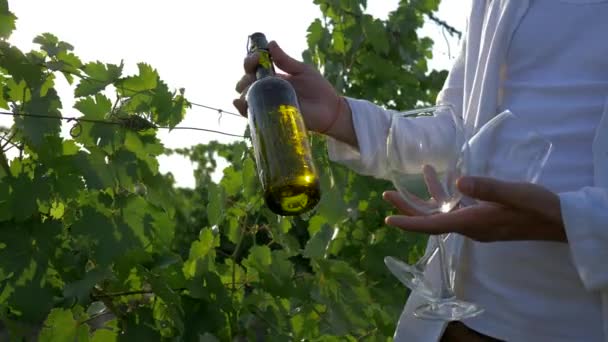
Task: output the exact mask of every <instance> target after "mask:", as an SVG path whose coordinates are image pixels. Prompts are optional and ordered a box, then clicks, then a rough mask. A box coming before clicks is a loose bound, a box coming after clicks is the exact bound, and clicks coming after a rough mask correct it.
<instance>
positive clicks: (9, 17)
mask: <svg viewBox="0 0 608 342" xmlns="http://www.w3.org/2000/svg"><path fill="white" fill-rule="evenodd" d="M16 20H17V17H16V16H15V15H14V14H13V13H12V12H10V11H9V9H8V0H0V38H2V39H8V38H9V37H10V36H11V33H12V32H13V30H14V29H15V21H16Z"/></svg>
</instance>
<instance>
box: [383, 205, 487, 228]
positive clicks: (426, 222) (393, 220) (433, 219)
mask: <svg viewBox="0 0 608 342" xmlns="http://www.w3.org/2000/svg"><path fill="white" fill-rule="evenodd" d="M493 210H494V209H493V208H492V207H490V206H475V207H467V208H463V209H458V210H455V211H452V212H449V213H445V214H435V215H429V216H412V217H409V216H396V215H395V216H389V217H387V218H386V219H385V223H386V224H387V225H389V226H395V227H399V228H401V229H403V230H407V231H411V232H420V233H427V234H445V233H462V232H465V231H467V230H471V229H475V228H478V226H479V224H480V222H481V223H482V224H484V225H488V224H489V221H491V220H492V219H494V217H488V216H489V214H490V215H491V214H492V213H495V212H496V210H494V211H493Z"/></svg>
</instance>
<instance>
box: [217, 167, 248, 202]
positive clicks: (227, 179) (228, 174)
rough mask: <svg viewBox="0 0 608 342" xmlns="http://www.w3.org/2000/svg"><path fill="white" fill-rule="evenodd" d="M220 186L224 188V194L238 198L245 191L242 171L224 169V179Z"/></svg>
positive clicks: (232, 168)
mask: <svg viewBox="0 0 608 342" xmlns="http://www.w3.org/2000/svg"><path fill="white" fill-rule="evenodd" d="M220 185H221V186H222V187H223V188H224V192H225V193H226V195H228V196H236V194H238V193H239V192H240V191H241V190H242V189H243V176H242V173H241V172H240V171H236V170H235V169H234V167H232V166H228V167H227V168H225V169H224V177H223V178H222V180H221V182H220Z"/></svg>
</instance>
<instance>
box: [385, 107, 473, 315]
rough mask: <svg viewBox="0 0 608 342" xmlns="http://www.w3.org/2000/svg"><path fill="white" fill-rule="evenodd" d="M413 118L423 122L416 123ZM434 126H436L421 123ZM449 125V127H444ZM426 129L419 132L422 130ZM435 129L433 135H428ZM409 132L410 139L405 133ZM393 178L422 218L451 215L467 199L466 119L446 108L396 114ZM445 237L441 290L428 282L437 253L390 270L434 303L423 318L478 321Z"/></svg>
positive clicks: (392, 263) (390, 155) (435, 241)
mask: <svg viewBox="0 0 608 342" xmlns="http://www.w3.org/2000/svg"><path fill="white" fill-rule="evenodd" d="M412 116H417V118H416V119H412V118H411V117H412ZM425 120H432V122H430V123H424V122H421V121H425ZM438 121H443V122H438ZM420 124H421V125H424V127H425V128H426V129H417V127H416V126H417V125H420ZM429 127H431V128H432V129H428V128H429ZM405 132H407V133H405ZM386 146H387V160H388V169H389V177H390V179H391V180H392V182H393V185H394V186H395V188H396V189H397V190H398V191H399V193H400V194H401V196H402V197H403V199H404V200H405V201H406V202H407V203H408V204H409V205H410V206H411V207H412V208H413V209H414V210H415V211H416V212H417V214H421V215H432V214H436V213H446V212H449V211H451V210H452V209H453V208H454V207H456V205H457V204H458V203H459V201H460V199H461V198H462V194H461V193H460V192H459V191H457V188H456V181H457V180H458V178H460V177H461V176H463V175H465V174H467V166H468V164H469V157H470V151H469V148H468V143H467V141H466V139H465V130H464V126H463V123H462V119H461V118H460V117H458V116H456V115H455V113H454V110H453V109H452V107H450V106H448V105H440V106H436V107H430V108H423V109H419V110H414V111H408V112H405V113H399V114H395V115H394V116H393V117H392V119H391V127H390V130H389V134H388V137H387V145H386ZM445 237H446V236H445V235H440V236H431V237H430V239H431V241H430V244H431V246H435V245H436V246H437V254H438V255H439V268H440V270H441V277H440V279H441V284H440V288H439V291H438V292H435V291H433V290H432V287H431V286H430V284H429V282H428V281H427V280H426V279H425V277H424V268H425V266H426V265H427V264H428V261H429V260H430V259H431V258H432V257H433V255H434V254H435V253H436V252H435V251H434V248H427V252H426V253H425V255H424V256H423V257H422V258H421V260H419V261H418V262H417V263H416V264H414V265H408V264H405V263H402V262H399V261H398V260H397V259H394V258H391V257H387V258H386V259H385V263H386V265H387V267H388V268H389V270H390V271H391V272H392V273H393V274H394V275H395V276H397V278H398V279H399V280H400V281H401V282H403V283H404V284H405V285H406V286H407V287H409V288H410V289H411V290H412V291H414V292H417V293H418V294H421V295H422V296H424V297H425V298H426V299H428V300H429V304H428V305H423V306H421V307H419V308H417V309H416V311H415V314H416V315H417V316H418V317H422V318H428V319H440V320H446V321H450V320H461V319H465V318H470V317H474V316H476V315H478V314H480V313H481V312H482V309H481V308H479V307H478V306H477V305H475V304H473V303H468V302H465V301H462V300H459V299H457V298H456V295H455V293H454V290H453V286H452V284H451V283H452V282H451V277H450V275H451V274H453V272H450V270H449V268H450V267H449V265H448V264H451V263H450V262H449V261H448V260H447V258H448V255H447V254H446V250H445V247H444V239H445Z"/></svg>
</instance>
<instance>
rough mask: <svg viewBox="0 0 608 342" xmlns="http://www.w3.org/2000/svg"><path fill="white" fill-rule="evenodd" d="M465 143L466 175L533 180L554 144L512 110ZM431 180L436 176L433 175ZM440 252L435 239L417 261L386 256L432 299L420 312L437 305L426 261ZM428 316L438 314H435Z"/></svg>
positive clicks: (415, 287) (404, 280)
mask: <svg viewBox="0 0 608 342" xmlns="http://www.w3.org/2000/svg"><path fill="white" fill-rule="evenodd" d="M389 135H390V134H389ZM387 146H388V145H387ZM465 147H466V150H465V152H467V151H468V153H467V154H465V155H468V157H467V158H466V161H467V163H468V165H467V167H466V169H465V172H464V174H465V175H471V176H485V177H492V178H497V179H500V180H505V181H520V182H529V183H535V182H537V180H538V178H539V176H540V174H541V172H542V169H543V168H544V166H545V164H546V162H547V160H548V158H549V155H550V153H551V151H552V144H551V142H550V141H549V140H547V139H546V138H544V137H543V136H542V135H541V134H539V133H537V132H535V131H534V130H532V129H530V127H529V125H527V124H526V122H525V121H524V120H521V119H519V118H518V117H517V116H516V115H514V114H513V113H511V112H510V111H508V110H507V111H504V112H502V113H500V114H499V115H497V116H496V117H494V118H493V119H492V120H490V121H489V122H488V123H486V124H485V125H484V126H483V127H482V128H481V129H480V130H479V131H478V132H477V133H476V134H475V135H474V136H473V137H472V138H471V139H469V140H468V144H465ZM504 161H508V163H504ZM505 165H506V166H505ZM426 178H429V177H428V176H427V177H426ZM425 181H426V182H427V183H428V182H429V180H428V179H425ZM430 181H431V182H432V181H433V180H432V179H430ZM431 185H432V183H431ZM433 187H435V188H436V185H432V186H431V187H430V188H431V189H432V188H433ZM405 191H407V190H405ZM436 191H437V190H435V192H436ZM408 197H409V198H406V200H408V199H409V200H411V201H416V202H417V203H418V205H420V202H421V201H422V200H421V199H420V198H413V197H412V196H409V195H408ZM408 203H411V202H408ZM474 203H475V201H474V200H473V199H470V198H466V197H465V198H461V204H460V205H470V204H474ZM437 252H438V247H437V244H436V243H433V242H432V241H431V243H429V246H428V247H427V250H426V253H425V255H424V256H423V257H422V258H421V259H420V260H419V261H418V262H417V263H416V264H415V265H408V264H405V263H403V262H402V261H399V260H397V259H395V258H392V257H387V258H386V259H385V263H386V265H387V267H388V268H389V269H390V270H391V272H392V273H393V274H394V275H396V276H397V277H398V278H399V279H400V280H401V282H402V283H404V284H405V285H406V286H408V287H409V288H410V289H412V291H414V292H416V293H417V294H419V295H422V296H423V297H425V298H426V299H427V300H429V301H430V302H431V303H429V304H426V306H427V307H426V308H423V307H421V308H420V310H417V311H416V312H417V315H418V316H425V313H426V312H427V311H428V310H429V309H430V308H429V307H431V306H433V303H432V302H433V301H435V300H436V298H437V297H438V296H437V295H436V294H434V293H433V291H432V288H431V286H430V284H429V282H428V281H426V279H425V278H424V270H425V268H426V265H427V264H428V263H429V262H430V260H431V259H432V258H433V257H434V256H435V255H436V254H437ZM449 276H453V272H450V270H449V269H448V272H447V274H445V275H444V277H446V279H448V280H451V279H452V278H453V277H449ZM431 313H433V310H431ZM426 318H436V317H435V316H434V315H431V316H430V317H426Z"/></svg>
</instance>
